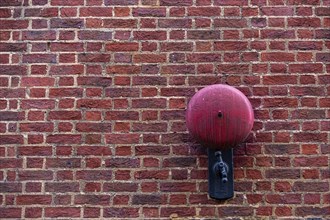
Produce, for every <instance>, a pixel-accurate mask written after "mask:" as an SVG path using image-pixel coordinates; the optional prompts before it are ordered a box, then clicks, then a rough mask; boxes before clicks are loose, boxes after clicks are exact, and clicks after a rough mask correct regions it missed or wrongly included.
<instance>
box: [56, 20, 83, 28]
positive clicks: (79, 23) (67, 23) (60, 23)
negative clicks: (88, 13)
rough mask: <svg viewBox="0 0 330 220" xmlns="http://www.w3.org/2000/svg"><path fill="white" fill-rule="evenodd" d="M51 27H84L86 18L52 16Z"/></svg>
mask: <svg viewBox="0 0 330 220" xmlns="http://www.w3.org/2000/svg"><path fill="white" fill-rule="evenodd" d="M50 27H51V28H83V27H84V20H83V19H78V18H76V19H73V18H66V19H63V18H52V19H51V20H50Z"/></svg>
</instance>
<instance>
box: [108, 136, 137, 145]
mask: <svg viewBox="0 0 330 220" xmlns="http://www.w3.org/2000/svg"><path fill="white" fill-rule="evenodd" d="M105 139H106V143H108V144H134V143H138V142H139V139H140V135H139V134H107V135H106V137H105Z"/></svg>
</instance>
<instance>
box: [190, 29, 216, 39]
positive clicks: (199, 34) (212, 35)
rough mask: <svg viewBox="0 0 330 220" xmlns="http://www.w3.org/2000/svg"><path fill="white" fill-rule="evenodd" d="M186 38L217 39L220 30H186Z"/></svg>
mask: <svg viewBox="0 0 330 220" xmlns="http://www.w3.org/2000/svg"><path fill="white" fill-rule="evenodd" d="M187 38H188V39H191V40H211V39H219V38H220V31H187Z"/></svg>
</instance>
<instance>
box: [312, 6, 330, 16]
mask: <svg viewBox="0 0 330 220" xmlns="http://www.w3.org/2000/svg"><path fill="white" fill-rule="evenodd" d="M315 14H316V15H317V16H329V14H330V10H329V8H328V7H317V8H316V9H315Z"/></svg>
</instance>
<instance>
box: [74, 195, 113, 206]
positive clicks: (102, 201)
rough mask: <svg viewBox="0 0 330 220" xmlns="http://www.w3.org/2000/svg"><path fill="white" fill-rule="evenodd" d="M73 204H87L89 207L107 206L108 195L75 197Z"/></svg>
mask: <svg viewBox="0 0 330 220" xmlns="http://www.w3.org/2000/svg"><path fill="white" fill-rule="evenodd" d="M74 203H75V204H84V205H85V204H89V205H109V204H110V196H109V195H76V196H75V197H74Z"/></svg>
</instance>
